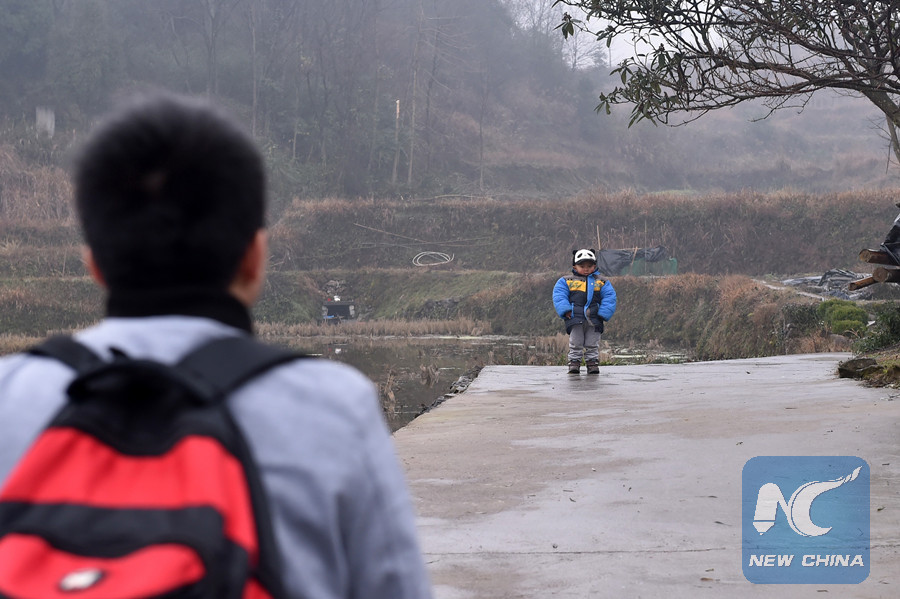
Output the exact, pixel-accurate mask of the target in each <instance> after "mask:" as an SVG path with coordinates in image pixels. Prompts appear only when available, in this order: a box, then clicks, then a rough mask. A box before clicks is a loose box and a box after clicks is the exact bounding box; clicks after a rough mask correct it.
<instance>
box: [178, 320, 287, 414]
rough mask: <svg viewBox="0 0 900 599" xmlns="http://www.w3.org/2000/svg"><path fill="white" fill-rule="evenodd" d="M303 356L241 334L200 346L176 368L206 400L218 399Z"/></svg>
mask: <svg viewBox="0 0 900 599" xmlns="http://www.w3.org/2000/svg"><path fill="white" fill-rule="evenodd" d="M301 357H303V355H302V354H298V353H296V352H293V351H290V350H287V349H283V348H280V347H275V346H272V345H266V344H265V343H260V342H259V341H257V340H255V339H253V338H252V337H246V336H243V335H240V336H234V337H224V338H222V339H216V340H213V341H210V342H209V343H206V344H204V345H201V346H200V347H199V348H197V349H195V350H193V351H192V352H190V353H189V354H188V355H186V356H185V357H184V358H182V359H181V361H180V362H178V364H177V365H176V368H177V369H178V370H179V371H181V372H182V373H183V374H185V375H187V376H189V377H190V378H191V379H192V380H193V382H194V383H195V385H196V386H197V387H200V388H202V389H204V394H205V395H207V397H208V398H209V399H221V398H223V397H224V396H225V395H226V394H227V393H229V392H231V391H233V390H234V389H237V388H238V387H240V386H241V385H242V384H244V383H246V382H247V381H249V380H250V379H252V378H253V377H255V376H258V375H260V374H262V373H263V372H265V371H266V370H269V369H270V368H274V367H275V366H278V365H280V364H284V363H286V362H290V361H292V360H296V359H297V358H301Z"/></svg>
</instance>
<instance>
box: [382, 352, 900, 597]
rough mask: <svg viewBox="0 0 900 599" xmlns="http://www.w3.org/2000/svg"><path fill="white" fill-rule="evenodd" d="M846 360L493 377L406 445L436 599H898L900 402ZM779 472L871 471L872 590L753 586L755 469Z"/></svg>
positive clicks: (413, 432)
mask: <svg viewBox="0 0 900 599" xmlns="http://www.w3.org/2000/svg"><path fill="white" fill-rule="evenodd" d="M846 357H847V356H846V355H844V354H812V355H799V356H785V357H774V358H760V359H750V360H732V361H722V362H703V363H692V364H681V365H643V366H615V367H604V368H602V369H601V374H600V375H599V376H591V377H588V376H587V375H585V374H583V373H582V374H581V375H580V376H572V375H567V374H566V373H565V369H564V367H532V366H490V367H487V368H485V369H484V370H482V372H481V374H480V375H479V376H478V379H477V380H476V381H475V382H474V383H473V384H472V385H471V386H470V387H469V389H468V390H467V391H466V392H465V393H464V394H462V395H459V396H456V397H453V398H451V399H450V400H448V401H447V402H446V403H444V404H443V405H442V406H440V407H439V408H437V409H435V410H433V411H432V412H430V413H428V414H425V415H423V416H421V417H419V418H418V419H416V420H415V421H414V422H413V423H412V424H410V425H409V426H407V427H406V428H404V429H402V430H400V431H398V432H397V433H395V440H396V444H397V448H398V451H399V454H400V457H401V459H402V461H403V463H404V465H405V467H406V471H407V476H408V479H409V482H410V486H411V488H412V493H413V496H414V499H415V502H416V509H417V512H418V515H419V526H420V533H421V538H422V545H423V550H424V551H425V553H426V559H427V561H428V563H429V567H430V571H431V575H432V580H433V583H434V585H435V595H436V598H437V599H467V598H478V599H491V598H507V597H528V598H531V597H533V598H545V597H565V598H573V599H574V598H594V597H598V598H602V597H616V598H632V597H643V598H665V599H675V598H679V597H686V598H687V597H690V598H696V597H700V598H705V597H716V598H719V597H721V598H731V597H817V598H822V597H854V598H856V597H860V598H869V597H900V391H897V390H893V389H874V388H867V387H864V386H862V385H860V384H859V383H857V382H855V381H850V380H844V379H838V378H836V376H835V374H834V373H835V369H836V365H837V363H838V362H839V361H840V360H841V359H845V358H846ZM779 455H783V456H791V455H794V456H796V455H834V456H845V455H847V456H858V457H860V458H863V459H864V460H866V461H867V462H868V464H869V467H870V470H871V487H870V488H871V544H872V549H871V557H870V568H871V571H870V574H869V576H868V578H867V579H866V580H865V581H864V582H863V583H861V584H857V585H822V584H812V585H783V584H782V585H769V584H766V585H761V584H751V583H750V582H748V581H747V580H746V579H745V577H744V574H743V571H742V562H743V560H742V553H741V543H742V532H741V531H742V529H741V481H742V479H741V476H742V469H743V467H744V464H745V463H746V462H747V460H749V459H750V458H753V457H755V456H779ZM790 492H791V491H790V490H789V489H787V490H785V493H786V496H787V493H790ZM780 515H781V517H783V514H781V513H780Z"/></svg>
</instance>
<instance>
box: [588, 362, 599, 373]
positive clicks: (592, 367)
mask: <svg viewBox="0 0 900 599" xmlns="http://www.w3.org/2000/svg"><path fill="white" fill-rule="evenodd" d="M585 364H586V365H587V373H588V374H600V361H599V360H588V361H587V362H585Z"/></svg>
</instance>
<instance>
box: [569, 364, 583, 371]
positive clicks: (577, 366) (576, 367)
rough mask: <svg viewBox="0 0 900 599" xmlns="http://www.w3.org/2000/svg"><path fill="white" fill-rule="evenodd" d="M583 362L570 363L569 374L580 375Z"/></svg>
mask: <svg viewBox="0 0 900 599" xmlns="http://www.w3.org/2000/svg"><path fill="white" fill-rule="evenodd" d="M580 373H581V362H569V374H580Z"/></svg>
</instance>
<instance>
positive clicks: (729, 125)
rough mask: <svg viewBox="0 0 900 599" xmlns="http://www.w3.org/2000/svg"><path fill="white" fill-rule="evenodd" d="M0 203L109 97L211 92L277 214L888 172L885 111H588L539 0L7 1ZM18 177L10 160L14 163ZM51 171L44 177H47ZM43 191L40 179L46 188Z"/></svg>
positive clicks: (588, 57) (819, 180) (578, 49)
mask: <svg viewBox="0 0 900 599" xmlns="http://www.w3.org/2000/svg"><path fill="white" fill-rule="evenodd" d="M0 15H2V18H0V190H3V189H5V190H6V191H5V192H4V191H0V205H5V206H6V210H7V213H9V210H13V209H16V210H23V208H14V207H13V206H11V205H10V202H11V201H12V200H11V198H13V197H14V196H13V195H12V194H13V192H12V191H10V190H13V189H15V188H16V187H17V186H21V185H23V184H24V183H23V180H24V179H26V178H31V179H34V181H35V183H34V184H35V185H37V186H38V187H40V188H42V189H47V190H49V192H50V193H54V192H53V190H54V189H57V188H58V185H57V183H56V180H57V179H58V178H59V177H58V175H57V174H55V171H54V170H53V169H54V168H57V167H60V166H63V165H65V160H66V157H67V155H68V153H69V151H70V150H71V149H72V147H73V146H74V144H76V143H77V141H78V139H79V138H80V136H81V135H82V134H83V132H84V131H85V130H86V129H87V128H89V127H90V125H91V124H92V123H93V122H94V121H95V120H96V119H97V118H98V117H99V116H100V115H101V114H102V113H104V112H105V111H106V110H108V109H109V108H110V106H111V105H112V104H113V103H114V101H115V100H116V99H118V98H121V97H123V96H126V95H128V94H131V93H134V92H136V91H140V90H146V89H158V88H164V89H168V90H173V91H177V92H184V93H189V94H200V95H208V96H210V97H212V98H213V99H215V100H216V101H217V102H219V103H221V104H224V105H225V106H226V107H227V108H228V109H230V110H231V111H232V112H233V113H235V114H236V115H237V116H238V117H239V118H240V119H241V120H242V121H243V122H244V123H245V124H246V126H247V128H248V129H249V130H250V131H251V132H252V133H253V134H254V135H255V136H256V137H257V138H258V139H259V140H260V143H261V144H262V145H263V147H264V148H265V152H266V157H267V160H268V162H269V166H270V172H271V173H272V199H273V206H274V210H275V213H276V215H277V214H280V212H281V210H282V209H284V208H285V207H286V206H288V205H289V204H290V203H291V202H292V201H293V200H294V199H295V198H299V199H309V198H318V197H324V196H335V195H336V196H342V197H348V198H355V197H396V198H399V197H404V198H409V197H417V198H429V197H444V196H450V195H453V196H461V195H474V196H480V197H485V196H489V197H494V198H498V199H508V198H522V197H529V198H549V199H558V198H561V197H567V196H570V195H572V194H574V193H577V192H580V191H583V190H586V189H589V188H600V189H603V190H607V191H615V190H622V189H631V190H636V191H638V192H643V191H673V190H687V191H710V190H720V191H738V190H741V189H748V188H753V189H759V190H775V189H782V188H785V187H792V188H797V189H802V190H806V191H812V192H826V191H845V190H857V189H863V188H871V187H881V186H885V185H892V184H894V180H895V179H894V174H893V173H892V171H890V169H889V168H888V151H887V148H888V143H887V141H886V139H885V138H884V133H882V132H880V131H879V127H882V126H883V123H884V119H883V117H881V118H880V119H879V116H878V115H879V113H878V111H877V110H875V109H874V108H873V107H872V105H871V103H869V102H868V101H866V100H861V99H854V98H851V97H845V96H836V95H833V94H832V95H828V94H827V92H820V93H819V94H817V95H816V96H814V97H813V98H812V99H811V100H810V101H809V102H808V103H807V105H806V109H805V110H804V111H803V113H801V114H797V112H796V111H791V112H786V113H784V114H778V115H773V116H771V117H769V118H767V119H765V120H756V119H760V118H762V117H763V116H765V115H766V114H767V109H766V108H765V106H761V105H753V104H750V105H747V106H738V107H735V108H731V109H729V110H727V111H723V112H719V113H717V114H710V115H707V116H706V117H704V119H702V120H700V121H697V122H695V123H691V124H690V125H688V126H685V127H681V128H670V127H658V126H654V125H653V124H650V123H646V122H644V123H638V124H636V125H634V126H632V127H631V128H629V127H628V121H629V114H628V110H627V109H625V110H613V112H612V114H611V115H606V114H597V113H596V112H595V107H596V105H597V103H598V97H600V94H603V93H604V92H607V91H609V90H611V89H613V87H614V86H615V84H616V81H617V79H616V78H611V77H610V71H611V70H612V68H613V67H612V66H611V65H610V57H609V56H608V54H607V53H606V50H605V48H604V47H602V46H599V45H598V44H597V43H596V42H594V41H592V40H591V39H589V38H585V37H583V36H581V37H579V36H574V37H570V39H568V40H563V37H562V35H560V32H559V31H558V30H557V29H556V27H557V25H558V24H559V23H560V22H561V20H562V15H561V10H560V9H559V7H555V6H554V2H553V1H552V0H452V1H443V2H437V1H435V0H354V1H352V2H350V1H347V0H337V1H336V0H156V1H154V2H144V1H141V0H117V1H115V2H114V1H112V0H79V1H77V2H76V1H74V0H0ZM17 177H18V179H16V178H17ZM45 177H49V178H50V181H49V182H40V183H37V182H36V181H38V180H41V181H43V180H44V178H45ZM47 202H50V203H52V199H47V198H45V203H47Z"/></svg>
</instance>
